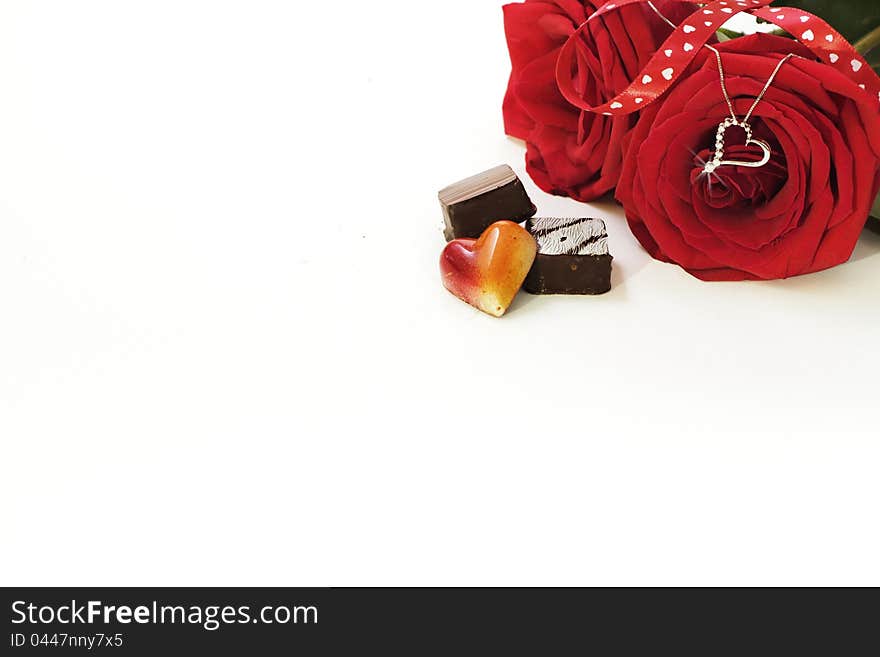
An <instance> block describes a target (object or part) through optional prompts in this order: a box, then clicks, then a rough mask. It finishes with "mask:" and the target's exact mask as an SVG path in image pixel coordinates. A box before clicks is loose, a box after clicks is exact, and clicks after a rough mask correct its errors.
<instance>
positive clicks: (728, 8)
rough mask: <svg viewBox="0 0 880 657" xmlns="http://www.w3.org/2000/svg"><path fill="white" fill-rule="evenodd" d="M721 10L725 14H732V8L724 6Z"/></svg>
mask: <svg viewBox="0 0 880 657" xmlns="http://www.w3.org/2000/svg"><path fill="white" fill-rule="evenodd" d="M721 11H723V12H724V13H725V14H732V13H733V9H731V8H730V7H725V8H724V9H722V10H721Z"/></svg>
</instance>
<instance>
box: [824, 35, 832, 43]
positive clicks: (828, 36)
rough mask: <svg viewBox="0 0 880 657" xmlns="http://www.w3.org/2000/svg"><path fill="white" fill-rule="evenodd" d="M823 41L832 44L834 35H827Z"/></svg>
mask: <svg viewBox="0 0 880 657" xmlns="http://www.w3.org/2000/svg"><path fill="white" fill-rule="evenodd" d="M825 40H826V41H827V42H828V43H832V42H833V41H834V35H833V34H829V35H827V36H826V37H825Z"/></svg>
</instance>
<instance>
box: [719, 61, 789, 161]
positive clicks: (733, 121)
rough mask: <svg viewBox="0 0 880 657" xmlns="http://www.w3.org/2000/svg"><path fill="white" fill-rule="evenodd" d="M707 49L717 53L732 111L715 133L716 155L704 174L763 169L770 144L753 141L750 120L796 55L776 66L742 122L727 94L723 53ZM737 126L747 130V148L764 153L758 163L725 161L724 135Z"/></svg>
mask: <svg viewBox="0 0 880 657" xmlns="http://www.w3.org/2000/svg"><path fill="white" fill-rule="evenodd" d="M706 47H707V48H708V49H709V50H711V51H712V52H714V53H715V59H716V60H718V77H719V79H720V80H721V92H722V93H723V94H724V100H725V102H727V107H728V109H730V117H729V118H726V119H724V121H723V122H721V123H720V124H719V125H718V131H717V132H716V133H715V155H714V156H713V157H712V159H711V160H709V161H708V162H706V164H705V166H704V167H703V172H704V173H712V172H714V171H715V169H717V168H718V167H720V166H725V165H728V166H738V167H752V168H758V167H762V166H764V165H765V164H767V163H768V162H769V161H770V155H771V153H772V152H771V150H770V144H768V143H767V142H766V141H764V140H762V139H753V138H752V126H751V124H750V123H749V119H751V118H752V114H753V113H754V111H755V109H756V108H757V107H758V105H759V104H760V103H761V101H762V100H763V99H764V95H765V94H766V93H767V91H768V90H769V89H770V87H771V86H772V85H773V81H774V80H775V79H776V76H777V75H778V74H779V70H780V69H781V68H782V66H783V65H784V64H785V62H787V61H788V60H789V59H791V58H792V57H794V56H795V55H794V54H788V55H786V56H785V57H783V58H782V59H780V60H779V63H778V64H777V65H776V68H775V69H774V70H773V73H772V74H771V75H770V78H769V79H768V80H767V84H765V85H764V88H763V89H762V90H761V93H759V94H758V97H757V98H756V99H755V102H754V103H752V106H751V108H749V111H748V113H746V116H745V118H744V119H743V120H742V121H740V120H739V118H737V116H736V110H734V109H733V101H731V100H730V94H728V93H727V83H726V82H725V79H724V64H722V62H721V53H720V52H718V50H717V49H715V48H713V47H712V46H710V45H708V44H707V45H706ZM732 126H737V127H740V128H742V129H743V130H745V133H746V146H751V145H752V144H754V145H755V146H757V147H758V148H760V149H761V151H762V152H763V157H762V158H761V159H760V160H759V161H757V162H746V161H743V160H725V159H724V133H725V132H727V129H728V128H730V127H732Z"/></svg>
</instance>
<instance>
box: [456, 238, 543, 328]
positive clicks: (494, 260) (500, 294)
mask: <svg viewBox="0 0 880 657" xmlns="http://www.w3.org/2000/svg"><path fill="white" fill-rule="evenodd" d="M537 252H538V246H537V244H535V240H534V238H533V237H532V236H531V235H529V233H528V231H526V229H525V228H523V227H522V226H520V225H519V224H515V223H513V222H512V221H498V222H496V223H494V224H492V225H491V226H489V227H488V228H487V229H486V230H485V232H483V234H482V235H480V238H479V239H476V240H472V239H457V240H453V241H452V242H450V243H449V244H447V245H446V248H445V249H444V250H443V254H442V255H441V256H440V273H441V275H442V276H443V285H444V286H445V287H446V289H447V290H449V291H450V292H452V294H454V295H455V296H457V297H458V298H459V299H461V300H462V301H465V302H466V303H469V304H471V305H472V306H474V307H475V308H478V309H479V310H482V311H483V312H484V313H488V314H489V315H493V316H494V317H501V316H502V315H503V314H504V313H505V312H506V311H507V309H508V308H509V307H510V304H511V303H512V302H513V299H514V297H516V294H517V292H519V289H520V288H521V287H522V284H523V281H525V279H526V276H527V275H528V273H529V269H531V267H532V263H533V262H534V261H535V255H536V254H537Z"/></svg>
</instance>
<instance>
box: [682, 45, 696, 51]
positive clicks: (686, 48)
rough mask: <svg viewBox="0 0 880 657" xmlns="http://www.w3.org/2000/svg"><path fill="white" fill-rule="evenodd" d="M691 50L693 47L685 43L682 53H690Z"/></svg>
mask: <svg viewBox="0 0 880 657" xmlns="http://www.w3.org/2000/svg"><path fill="white" fill-rule="evenodd" d="M693 49H694V47H693V45H691V44H690V43H686V44H684V51H685V52H690V51H691V50H693Z"/></svg>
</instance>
